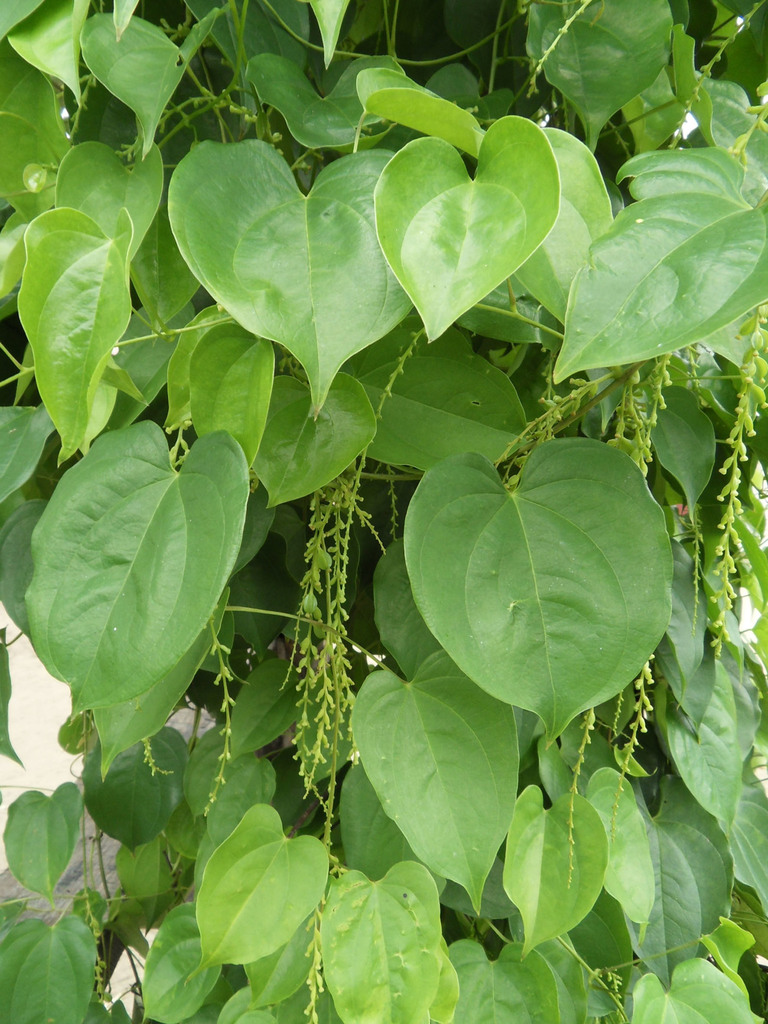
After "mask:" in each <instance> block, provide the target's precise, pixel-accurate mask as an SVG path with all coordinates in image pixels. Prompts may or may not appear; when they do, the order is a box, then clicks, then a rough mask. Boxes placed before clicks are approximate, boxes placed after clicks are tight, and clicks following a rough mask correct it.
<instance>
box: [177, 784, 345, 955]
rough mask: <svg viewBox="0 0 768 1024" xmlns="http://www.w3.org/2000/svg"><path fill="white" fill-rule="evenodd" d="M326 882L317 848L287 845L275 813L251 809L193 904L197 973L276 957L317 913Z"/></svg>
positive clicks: (296, 842)
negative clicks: (199, 956) (199, 948)
mask: <svg viewBox="0 0 768 1024" xmlns="http://www.w3.org/2000/svg"><path fill="white" fill-rule="evenodd" d="M327 876H328V858H327V855H326V852H325V848H324V847H323V844H322V843H321V842H320V841H319V840H318V839H315V838H314V837H313V836H298V837H297V838H295V839H286V838H285V836H284V835H283V826H282V822H281V821H280V816H279V815H278V813H277V811H275V810H274V808H272V807H268V806H267V805H266V804H256V806H254V807H251V809H250V810H249V811H247V812H246V814H245V816H244V817H243V819H242V821H241V822H240V824H239V825H238V826H237V828H236V829H235V830H234V832H233V833H232V834H231V835H230V836H229V838H228V839H226V840H225V841H224V842H223V843H222V844H221V846H219V847H217V848H216V849H215V850H214V852H213V853H212V854H211V858H210V860H209V861H208V863H207V865H206V868H205V873H204V875H203V883H202V886H201V887H200V892H199V895H198V898H197V920H198V923H199V925H200V936H201V941H202V948H203V960H202V963H203V966H209V965H210V964H216V963H235V964H243V963H248V962H250V961H251V960H258V959H259V958H260V957H263V956H268V955H269V954H270V953H274V952H275V951H276V950H278V949H279V948H280V947H281V946H284V945H285V943H286V942H288V940H289V939H290V938H291V936H292V935H293V933H294V932H295V931H296V929H297V928H298V927H299V925H301V923H302V922H303V921H304V919H305V918H306V917H307V915H308V914H309V913H310V912H311V911H312V910H313V909H314V908H315V907H316V906H317V904H318V902H319V901H320V898H321V897H322V895H323V891H324V889H325V882H326V878H327Z"/></svg>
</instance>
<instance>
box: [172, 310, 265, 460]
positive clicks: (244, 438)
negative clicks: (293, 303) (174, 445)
mask: <svg viewBox="0 0 768 1024" xmlns="http://www.w3.org/2000/svg"><path fill="white" fill-rule="evenodd" d="M274 371H275V354H274V351H273V349H272V345H271V344H270V343H269V342H268V341H265V340H264V339H263V338H254V337H253V335H252V334H249V333H248V331H244V330H243V329H242V327H238V325H237V324H233V325H231V326H230V325H224V324H222V325H221V326H220V327H212V328H211V330H210V331H207V332H206V334H205V335H204V336H203V337H202V338H201V339H200V342H199V344H198V345H196V346H195V350H194V352H193V353H192V358H191V359H190V363H189V405H190V410H191V413H192V422H193V423H194V426H195V430H196V431H197V434H198V436H199V437H202V436H203V435H204V434H212V433H214V432H215V431H217V430H226V431H227V432H228V433H229V434H231V435H232V437H234V439H235V440H236V441H237V442H238V444H239V445H240V447H241V448H242V449H243V451H244V452H245V460H246V462H247V463H248V465H249V466H250V465H251V463H252V462H253V460H254V458H255V457H256V452H257V451H258V450H259V445H260V443H261V436H262V434H263V433H264V426H265V424H266V420H267V411H268V409H269V396H270V394H271V393H272V379H273V375H274Z"/></svg>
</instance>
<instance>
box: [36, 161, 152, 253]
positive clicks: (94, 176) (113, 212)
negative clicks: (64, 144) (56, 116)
mask: <svg viewBox="0 0 768 1024" xmlns="http://www.w3.org/2000/svg"><path fill="white" fill-rule="evenodd" d="M162 191H163V158H162V157H161V156H160V150H159V149H158V148H157V146H152V147H151V149H150V150H149V152H148V153H147V155H146V156H145V158H144V159H143V160H142V161H137V162H136V163H135V164H134V165H133V167H132V169H130V170H129V169H128V168H127V167H126V166H125V164H123V162H122V161H121V160H120V158H119V157H118V155H117V153H115V151H114V150H113V149H111V148H110V147H109V146H105V145H104V144H103V143H101V142H83V143H81V144H80V145H79V146H73V148H72V149H71V150H70V151H69V152H68V153H67V155H66V156H65V157H64V159H63V160H62V161H61V166H60V167H59V173H58V176H57V178H56V205H57V206H69V207H71V208H72V209H74V210H80V211H81V212H82V213H86V214H88V216H89V217H90V218H91V219H92V220H94V221H95V222H96V223H97V224H98V225H99V227H100V228H101V230H102V231H103V232H104V234H105V235H106V236H107V238H116V237H117V236H118V234H119V232H120V210H121V209H122V208H123V207H125V209H126V210H127V211H128V213H129V215H130V218H131V224H132V225H133V237H132V239H131V244H130V248H129V250H128V259H129V260H130V259H133V257H134V256H135V255H136V251H137V250H138V248H139V246H140V245H141V241H142V239H143V238H144V236H145V235H146V233H147V230H148V229H149V226H150V224H151V223H152V219H153V218H154V216H155V212H156V211H157V207H158V203H159V202H160V196H161V194H162Z"/></svg>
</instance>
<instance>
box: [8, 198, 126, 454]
mask: <svg viewBox="0 0 768 1024" xmlns="http://www.w3.org/2000/svg"><path fill="white" fill-rule="evenodd" d="M131 232H132V227H131V222H130V218H129V216H128V214H127V213H124V212H123V213H121V214H120V216H119V220H118V229H117V233H116V237H115V238H114V239H112V238H109V237H107V235H105V234H104V232H103V231H102V230H101V228H100V227H99V226H98V224H96V222H95V221H93V220H92V219H91V218H90V217H88V216H87V215H86V214H84V213H81V212H80V211H78V210H69V209H66V208H62V209H59V210H50V211H49V212H47V213H44V214H42V215H41V216H40V217H38V218H37V219H36V220H35V221H34V222H33V223H32V224H30V226H29V227H28V228H27V233H26V236H25V241H26V248H27V263H26V267H25V268H24V276H23V277H22V280H21V289H20V291H19V317H20V319H21V322H22V324H23V326H24V330H25V331H26V333H27V337H28V338H29V341H30V344H31V345H32V351H33V352H34V357H35V378H36V380H37V386H38V388H39V390H40V397H41V398H42V399H43V402H44V403H45V406H46V408H47V410H48V412H49V413H50V416H51V419H52V420H53V422H54V424H55V425H56V429H57V430H58V432H59V434H60V435H61V444H62V448H61V455H60V461H63V460H64V459H67V458H69V456H70V455H72V454H73V453H74V452H75V451H76V450H77V449H78V448H79V447H80V446H81V445H82V444H83V443H84V441H85V438H86V435H87V431H88V420H89V417H90V415H91V411H92V409H93V407H94V401H95V396H96V389H97V386H98V383H99V379H100V377H101V374H102V372H103V370H104V367H105V366H106V365H107V360H108V359H109V355H110V352H111V351H112V347H113V346H114V344H115V342H117V341H118V340H119V338H120V337H121V335H122V334H123V331H124V330H125V328H126V327H127V326H128V321H129V319H130V316H131V296H130V291H129V288H128V269H127V260H128V250H129V247H130V243H131Z"/></svg>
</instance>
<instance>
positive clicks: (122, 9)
mask: <svg viewBox="0 0 768 1024" xmlns="http://www.w3.org/2000/svg"><path fill="white" fill-rule="evenodd" d="M138 4H139V0H115V5H114V12H113V14H112V19H113V21H114V23H115V34H116V36H117V39H118V42H119V40H120V36H121V35H122V34H123V32H125V30H126V28H127V27H128V25H129V23H130V20H131V18H132V17H133V12H134V11H135V10H136V8H137V7H138Z"/></svg>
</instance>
